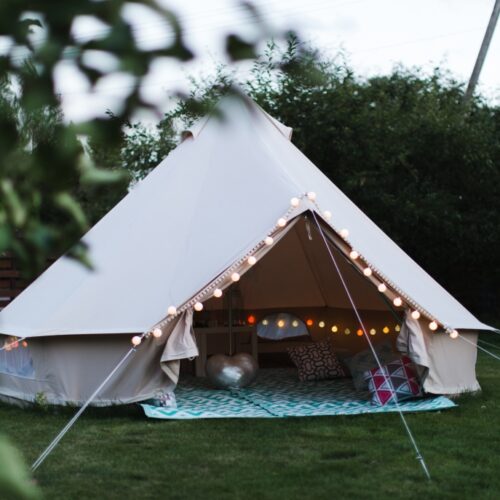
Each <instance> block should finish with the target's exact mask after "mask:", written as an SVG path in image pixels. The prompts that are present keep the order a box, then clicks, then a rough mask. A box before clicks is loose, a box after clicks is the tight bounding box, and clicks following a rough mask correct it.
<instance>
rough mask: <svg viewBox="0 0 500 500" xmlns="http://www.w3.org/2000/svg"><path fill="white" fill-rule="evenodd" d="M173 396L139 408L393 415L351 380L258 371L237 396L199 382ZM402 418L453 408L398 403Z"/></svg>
mask: <svg viewBox="0 0 500 500" xmlns="http://www.w3.org/2000/svg"><path fill="white" fill-rule="evenodd" d="M175 395H176V398H177V408H176V409H171V408H163V407H158V406H153V405H149V404H141V406H142V407H143V409H144V412H145V413H146V415H147V416H148V417H150V418H163V419H193V418H279V417H312V416H323V415H358V414H362V413H387V412H393V411H396V407H395V405H391V404H389V405H386V406H383V407H379V406H373V405H372V404H371V403H370V401H369V397H368V394H367V393H366V394H363V393H360V392H357V391H355V389H354V387H353V384H352V380H351V379H337V380H322V381H320V382H300V381H299V380H298V379H297V374H296V371H295V370H293V369H283V368H275V369H267V370H260V371H259V376H258V378H257V380H256V381H255V382H254V383H253V384H252V385H251V386H250V387H246V388H244V389H239V390H232V391H229V390H217V389H213V388H212V387H211V386H210V384H209V382H208V381H207V380H206V379H203V378H195V377H184V378H183V379H181V382H180V383H179V385H178V387H177V389H176V391H175ZM399 406H400V408H401V409H402V410H403V411H405V412H416V411H431V410H444V409H446V408H453V407H454V406H456V404H455V403H453V402H452V401H451V400H449V399H448V398H446V397H444V396H438V397H428V398H420V399H415V400H413V401H404V402H401V403H400V404H399Z"/></svg>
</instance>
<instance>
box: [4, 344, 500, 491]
mask: <svg viewBox="0 0 500 500" xmlns="http://www.w3.org/2000/svg"><path fill="white" fill-rule="evenodd" d="M483 338H485V339H486V340H487V341H488V342H495V343H496V345H498V346H499V347H500V336H496V337H495V335H484V336H483ZM492 351H493V352H495V353H496V354H500V351H499V350H494V349H492ZM477 372H478V378H479V382H480V383H481V386H482V388H483V392H482V393H481V394H480V395H477V396H464V397H462V398H460V399H459V400H458V403H459V405H460V406H459V407H458V408H456V409H451V410H447V411H444V412H442V413H420V414H412V415H407V419H408V423H409V425H410V427H411V429H412V430H413V432H414V434H415V437H416V439H417V441H418V443H419V445H420V448H421V451H422V453H423V454H424V456H425V458H426V461H427V464H428V466H429V468H430V471H431V474H432V476H433V479H432V481H431V482H428V481H427V480H426V479H425V478H424V475H423V473H422V471H421V469H420V466H419V464H418V462H417V461H416V460H415V456H414V453H413V450H412V448H411V446H410V444H409V441H408V439H407V436H406V434H405V432H404V430H403V428H402V425H401V422H400V420H399V417H398V415H397V414H380V415H366V416H349V417H319V418H297V419H269V420H266V419H264V420H258V419H256V420H247V419H234V420H226V419H224V420H195V421H152V420H147V419H146V418H145V417H144V416H143V415H142V414H141V412H140V411H139V410H138V409H137V408H136V407H129V408H121V409H113V410H109V409H102V410H97V409H92V410H90V411H89V412H88V413H86V414H85V415H84V416H83V417H82V418H81V420H80V421H79V422H78V423H77V424H76V425H75V427H74V428H73V429H72V430H71V431H70V432H69V433H68V434H67V435H66V437H65V438H64V439H63V440H62V442H61V443H60V444H59V446H58V447H57V448H56V449H55V450H54V451H53V453H52V454H51V455H50V456H49V458H48V459H47V460H46V461H45V463H44V464H43V465H42V466H41V467H40V469H38V471H37V472H36V474H35V477H36V479H37V481H38V483H39V485H40V487H41V489H42V491H43V493H44V495H45V497H46V498H50V499H58V498H61V499H62V498H64V499H68V498H71V499H73V498H75V499H76V498H78V499H82V498H93V499H96V500H97V499H101V498H117V499H118V498H172V499H175V498H179V499H181V498H182V499H197V498H200V499H201V498H203V499H207V498H217V499H225V498H228V499H229V498H230V499H235V498H237V499H243V498H260V499H266V498H280V499H289V498H325V499H327V498H328V499H331V498H333V497H336V498H356V499H357V498H403V497H404V498H407V499H411V498H415V499H419V500H421V499H422V498H440V499H445V498H467V499H470V498H473V499H474V500H476V499H482V498H491V499H498V498H500V384H499V380H500V362H499V361H497V360H495V359H492V358H490V357H489V356H487V355H485V354H482V353H480V354H479V359H478V366H477ZM70 415H71V413H68V411H67V410H64V411H60V412H59V413H53V412H52V411H51V412H43V411H42V410H36V409H32V410H22V409H19V408H15V407H11V406H7V405H0V431H1V432H2V433H3V434H6V435H7V436H8V437H9V438H10V440H11V441H12V442H13V443H14V444H15V445H16V446H17V447H18V448H19V449H20V450H21V451H22V453H23V454H24V456H25V458H26V461H27V463H30V464H31V463H32V462H33V461H34V460H35V459H36V458H37V456H38V455H39V454H40V453H41V451H42V450H43V449H44V448H45V447H46V446H47V445H48V444H49V442H50V441H51V440H52V438H53V437H54V436H55V435H56V434H57V433H58V431H59V430H60V429H61V428H62V427H63V425H64V424H65V423H66V422H67V421H68V419H69V418H70Z"/></svg>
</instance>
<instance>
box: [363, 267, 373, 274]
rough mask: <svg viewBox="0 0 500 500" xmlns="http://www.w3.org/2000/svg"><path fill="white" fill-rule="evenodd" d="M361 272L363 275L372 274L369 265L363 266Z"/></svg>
mask: <svg viewBox="0 0 500 500" xmlns="http://www.w3.org/2000/svg"><path fill="white" fill-rule="evenodd" d="M363 274H364V275H365V276H371V275H372V274H373V271H372V270H371V269H370V268H369V267H365V268H364V269H363Z"/></svg>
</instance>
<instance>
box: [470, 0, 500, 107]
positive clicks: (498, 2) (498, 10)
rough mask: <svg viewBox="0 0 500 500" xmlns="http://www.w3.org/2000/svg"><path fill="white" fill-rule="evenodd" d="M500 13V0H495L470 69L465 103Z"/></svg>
mask: <svg viewBox="0 0 500 500" xmlns="http://www.w3.org/2000/svg"><path fill="white" fill-rule="evenodd" d="M499 14H500V0H495V6H494V7H493V12H492V13H491V17H490V22H489V23H488V27H487V28H486V33H485V34H484V38H483V43H482V44H481V48H480V49H479V54H478V55H477V59H476V64H474V69H473V70H472V75H471V77H470V80H469V85H467V90H466V91H465V97H464V102H465V103H466V104H467V103H468V102H469V100H470V98H471V97H472V94H474V89H475V88H476V85H477V81H478V80H479V74H480V73H481V69H482V68H483V63H484V60H485V59H486V54H487V53H488V49H489V47H490V42H491V39H492V38H493V33H494V32H495V26H496V25H497V21H498V15H499Z"/></svg>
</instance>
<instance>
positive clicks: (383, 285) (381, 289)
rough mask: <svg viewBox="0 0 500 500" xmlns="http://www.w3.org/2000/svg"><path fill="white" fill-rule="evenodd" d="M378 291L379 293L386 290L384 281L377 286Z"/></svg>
mask: <svg viewBox="0 0 500 500" xmlns="http://www.w3.org/2000/svg"><path fill="white" fill-rule="evenodd" d="M378 291H379V292H380V293H384V292H386V291H387V286H386V285H385V283H380V285H379V286H378Z"/></svg>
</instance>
